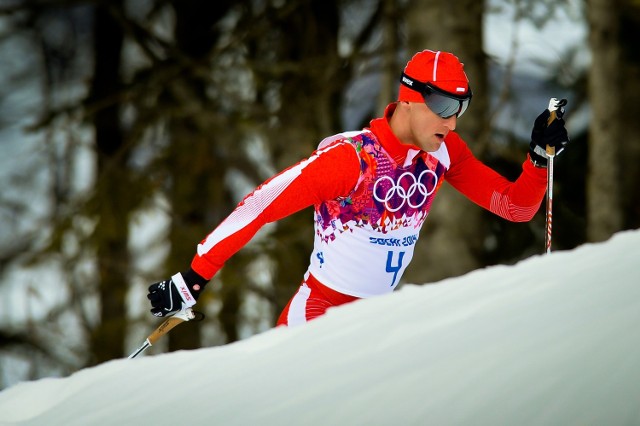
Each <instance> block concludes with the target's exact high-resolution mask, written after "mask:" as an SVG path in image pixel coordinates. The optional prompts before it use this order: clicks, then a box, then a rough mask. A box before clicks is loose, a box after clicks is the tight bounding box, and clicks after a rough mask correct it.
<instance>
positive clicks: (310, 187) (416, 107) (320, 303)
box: [147, 50, 569, 326]
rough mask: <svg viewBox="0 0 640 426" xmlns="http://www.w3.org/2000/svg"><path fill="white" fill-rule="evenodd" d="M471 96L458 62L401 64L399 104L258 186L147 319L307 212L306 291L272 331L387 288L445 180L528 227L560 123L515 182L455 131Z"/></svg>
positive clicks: (163, 292) (425, 59)
mask: <svg viewBox="0 0 640 426" xmlns="http://www.w3.org/2000/svg"><path fill="white" fill-rule="evenodd" d="M471 97H472V92H471V88H470V87H469V81H468V79H467V76H466V74H465V72H464V69H463V64H462V63H461V62H460V61H459V60H458V58H457V57H456V56H454V55H453V54H451V53H448V52H441V51H431V50H424V51H421V52H418V53H416V54H415V55H414V56H413V57H412V59H411V60H410V61H409V62H408V63H407V65H406V67H405V68H404V72H403V73H402V76H401V80H400V89H399V94H398V100H397V102H394V103H392V104H390V105H388V106H387V108H386V110H385V112H384V116H383V117H381V118H376V119H374V120H372V121H371V123H370V126H369V127H368V128H365V129H363V130H361V131H353V132H346V133H340V134H337V135H334V136H331V137H328V138H326V139H324V140H323V141H322V142H321V143H320V144H319V146H318V149H317V150H316V151H314V152H313V153H312V154H311V156H310V157H308V158H306V159H304V160H302V161H300V162H299V163H297V164H295V165H293V166H291V167H289V168H288V169H286V170H284V171H282V172H280V173H279V174H277V175H275V176H273V177H272V178H270V179H269V180H267V181H266V182H264V183H263V184H262V185H260V186H259V187H257V188H256V189H255V190H254V191H253V192H252V193H251V194H249V195H248V196H246V197H245V199H244V200H243V201H242V202H240V204H238V206H237V207H236V209H235V210H234V211H233V212H232V213H231V214H230V215H229V216H228V217H227V218H226V219H225V220H224V221H223V222H222V223H221V224H220V225H219V226H218V227H216V228H215V229H214V230H213V231H212V232H211V233H210V234H209V235H208V236H207V237H206V238H205V239H204V240H202V242H201V243H200V244H199V245H198V246H197V254H196V255H195V257H194V258H193V261H192V263H191V267H190V268H189V269H188V270H186V271H185V272H181V273H177V274H175V275H173V276H172V277H171V278H170V279H167V280H165V281H161V282H158V283H155V284H152V285H151V286H150V287H149V294H148V295H147V297H148V298H149V300H150V301H151V305H152V309H151V313H153V314H154V315H156V316H159V317H164V316H170V315H173V314H175V313H177V312H179V311H180V310H182V309H184V308H186V307H191V306H193V305H194V304H195V303H196V301H197V299H198V296H199V295H200V294H201V292H202V291H203V290H204V288H205V286H206V284H207V282H208V281H209V280H210V279H211V278H212V277H213V276H214V275H215V274H216V272H217V271H218V270H219V269H220V268H221V267H222V266H223V264H224V263H225V261H226V260H227V259H229V258H230V257H231V256H232V255H233V254H234V253H236V252H237V251H238V250H239V249H240V248H242V247H243V246H244V245H245V244H246V243H247V242H248V241H249V240H250V239H251V237H253V235H254V234H255V233H256V232H257V231H258V230H259V229H260V228H261V227H262V226H263V225H265V224H266V223H270V222H274V221H277V220H279V219H282V218H284V217H286V216H288V215H291V214H293V213H295V212H298V211H300V210H302V209H304V208H306V207H309V206H314V213H315V215H314V218H315V240H314V248H313V252H312V253H311V258H310V263H309V267H308V270H307V272H306V273H305V275H304V278H303V280H302V284H301V285H300V287H299V288H298V290H297V292H296V293H295V294H294V295H293V297H292V298H291V300H290V301H289V303H288V304H287V306H286V307H285V308H284V310H283V312H282V314H281V315H280V317H279V319H278V322H277V325H287V326H294V325H299V324H303V323H305V322H307V321H309V320H311V319H313V318H316V317H318V316H320V315H322V314H324V313H325V312H326V310H327V309H328V308H330V307H333V306H338V305H342V304H345V303H348V302H351V301H354V300H357V299H360V298H368V297H373V296H378V295H382V294H386V293H389V292H392V291H393V290H394V289H395V288H396V286H397V285H398V283H399V281H400V279H401V277H402V274H403V272H404V271H405V269H406V267H407V266H408V265H409V263H410V261H411V258H412V256H413V250H414V247H415V244H416V241H417V240H418V234H419V231H420V228H421V227H422V224H423V222H424V220H425V219H426V218H427V215H428V213H429V211H430V209H431V203H432V202H433V200H434V199H435V196H436V194H437V192H438V190H439V188H440V187H441V185H442V183H443V182H444V181H445V180H446V181H447V182H449V184H451V185H452V186H453V187H454V188H455V189H457V190H458V191H460V192H461V193H462V194H464V195H465V196H466V197H467V198H469V199H470V200H471V201H473V202H474V203H476V204H478V205H480V206H482V207H484V208H485V209H488V210H489V211H491V212H493V213H495V214H497V215H498V216H501V217H503V218H504V219H507V220H510V221H514V222H524V221H529V220H531V218H532V217H533V216H534V215H535V213H536V212H537V211H538V209H539V207H540V203H541V202H542V199H543V198H544V194H545V191H546V183H547V179H546V178H547V175H546V170H545V168H546V164H547V159H546V157H545V155H544V152H545V151H544V150H545V147H546V146H547V145H549V146H552V147H554V148H555V150H556V155H557V154H559V153H560V151H562V149H563V148H564V147H565V145H566V144H567V143H568V141H569V137H568V135H567V131H566V129H565V126H564V121H563V120H562V118H561V117H560V118H559V119H557V120H555V121H553V122H552V123H551V124H550V125H547V119H548V118H549V116H550V112H549V110H545V111H544V112H543V113H542V114H540V116H538V118H537V119H536V120H535V123H534V127H533V131H532V135H531V143H530V149H529V153H528V155H527V158H526V159H525V161H524V162H523V164H522V172H521V174H520V176H519V177H518V179H517V180H515V181H514V182H511V181H509V180H507V179H506V178H504V177H503V176H501V175H500V174H498V173H497V172H496V171H494V170H492V169H491V168H489V167H488V166H486V165H484V164H483V163H481V162H480V161H479V160H478V159H476V158H475V157H474V155H473V154H472V153H471V151H470V150H469V148H468V147H467V144H466V143H465V142H464V141H463V140H462V139H461V138H460V136H458V134H457V133H455V132H454V130H455V128H456V125H457V122H458V119H459V118H460V117H461V116H462V114H463V113H464V112H465V110H466V109H467V107H468V106H469V103H470V102H471Z"/></svg>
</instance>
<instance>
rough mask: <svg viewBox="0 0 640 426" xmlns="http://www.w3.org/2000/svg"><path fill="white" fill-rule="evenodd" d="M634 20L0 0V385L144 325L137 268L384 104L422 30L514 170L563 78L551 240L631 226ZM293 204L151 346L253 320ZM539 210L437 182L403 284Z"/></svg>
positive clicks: (499, 163) (637, 203)
mask: <svg viewBox="0 0 640 426" xmlns="http://www.w3.org/2000/svg"><path fill="white" fill-rule="evenodd" d="M558 22H562V23H563V25H558ZM638 28H640V3H639V2H638V1H637V0H614V1H611V0H588V1H586V2H582V1H579V0H575V1H570V0H557V1H547V0H535V1H534V0H485V1H474V0H460V1H455V2H452V1H442V0H440V1H435V0H431V1H426V0H423V1H418V0H377V1H376V0H371V1H365V0H327V1H312V0H275V1H270V0H253V1H246V0H242V1H230V0H219V1H204V0H203V1H197V0H173V1H171V0H144V1H133V0H129V1H123V0H114V1H79V0H78V1H76V0H48V1H45V0H41V1H37V0H31V1H20V0H15V1H11V0H3V1H0V146H1V147H2V148H1V152H2V156H1V158H0V182H2V190H1V191H0V361H1V362H0V389H2V388H5V387H7V386H10V385H12V384H14V383H16V382H18V381H22V380H31V379H36V378H40V377H46V376H61V375H67V374H69V373H71V372H73V371H76V370H78V369H80V368H83V367H86V366H89V365H95V364H98V363H102V362H105V361H108V360H110V359H114V358H121V357H123V356H126V355H128V354H129V353H130V352H131V351H132V350H133V349H135V348H136V347H137V346H139V344H140V342H141V341H142V340H143V339H144V337H145V336H146V335H147V334H148V332H149V331H150V330H152V329H153V328H155V326H156V325H157V319H155V318H154V317H152V316H151V315H150V314H149V313H148V306H147V305H148V302H147V300H146V297H145V295H146V289H147V287H148V285H149V284H150V283H152V282H154V281H158V280H160V279H164V278H166V277H168V276H169V275H170V274H173V273H175V272H177V271H181V270H184V269H185V268H186V267H187V266H188V265H189V262H190V260H191V258H192V256H193V254H194V250H195V245H196V244H197V243H198V242H199V241H200V240H201V239H202V238H203V237H204V236H205V235H206V234H207V233H208V232H210V231H211V230H212V229H213V228H214V227H215V226H216V225H217V224H218V223H219V222H220V221H221V220H222V219H223V218H224V217H225V216H226V215H227V214H229V213H230V212H231V210H232V209H233V208H234V207H235V205H236V204H237V203H238V202H239V201H240V200H241V199H242V198H243V197H244V195H246V194H247V193H248V192H250V191H251V190H252V189H253V188H254V187H255V186H256V185H258V184H259V183H261V182H262V181H264V180H265V179H267V178H268V177H270V176H271V175H272V174H274V173H275V172H277V171H279V170H281V169H283V168H285V167H288V166H289V165H291V164H293V163H295V162H297V161H299V160H300V159H302V158H304V157H306V156H308V155H309V154H310V153H311V152H312V151H313V149H314V148H315V147H316V146H317V144H318V143H319V141H320V140H321V139H322V138H324V137H325V136H329V135H332V134H335V133H337V132H340V131H345V130H355V129H359V128H362V127H363V126H366V125H367V124H368V122H369V120H370V119H372V118H374V117H377V116H380V114H381V113H382V111H383V110H384V107H385V106H386V105H387V104H388V103H390V102H392V101H393V100H394V99H395V96H396V94H397V86H398V78H399V73H400V71H401V69H402V67H403V66H404V65H405V64H406V62H407V60H408V59H409V58H410V57H411V55H412V54H413V53H415V52H417V51H420V50H423V49H427V48H429V49H435V50H445V51H451V52H453V53H455V54H456V55H457V56H458V57H460V59H461V60H462V61H463V62H464V64H465V69H466V71H467V74H468V75H469V78H470V80H471V86H472V89H473V92H474V97H473V102H472V104H471V108H470V109H469V110H468V112H467V113H466V114H465V115H464V117H463V119H461V120H460V121H459V125H458V129H457V130H458V131H459V133H460V134H461V135H462V137H463V138H464V139H465V140H466V141H467V142H468V143H469V146H470V148H471V149H472V151H473V152H474V153H475V154H476V156H478V157H479V158H481V159H482V160H483V161H484V162H486V163H487V164H489V165H491V166H492V167H494V168H495V169H496V170H498V171H500V172H501V173H503V174H504V175H505V176H507V177H509V178H515V177H516V176H517V175H518V173H519V171H520V167H521V163H522V161H523V159H524V156H525V154H526V150H527V146H528V143H529V139H528V138H529V133H530V129H531V126H532V124H533V120H534V119H535V117H536V116H537V115H538V114H539V113H540V112H541V111H542V110H543V109H544V108H545V107H546V105H547V103H548V99H549V98H550V97H566V98H567V99H568V100H569V105H568V107H567V117H566V119H567V127H568V128H569V132H570V135H571V139H572V142H571V144H570V146H569V148H568V149H567V150H566V151H565V153H563V154H562V155H561V156H560V157H558V159H557V160H556V172H555V187H554V221H553V245H554V249H555V250H564V249H571V248H574V247H576V246H578V245H580V244H583V243H585V242H596V241H603V240H606V239H608V238H609V237H610V236H611V235H613V234H614V233H615V232H618V231H620V230H625V229H636V228H638V227H639V225H640V197H639V196H638V194H639V188H640V185H639V181H640V168H639V167H637V164H638V163H639V160H640V143H639V140H638V139H639V138H640V120H638V119H637V118H636V117H637V116H638V112H639V110H640V106H639V105H638V99H640V87H639V86H640V49H638V48H637V47H636V46H634V45H633V40H635V39H636V37H637V36H638V32H639V31H638ZM549 34H551V37H549ZM576 34H577V35H578V36H576ZM488 46H492V48H496V46H497V47H498V50H493V51H492V50H491V49H490V48H489V47H488ZM311 214H312V213H311V211H310V210H304V211H302V212H300V213H297V214H296V215H293V216H291V217H289V218H286V219H284V220H282V221H280V222H278V223H275V224H271V225H269V226H267V227H265V228H264V229H263V230H262V231H261V232H260V233H259V234H258V235H257V236H256V238H254V240H252V242H251V243H250V244H249V245H248V246H247V247H245V248H244V249H243V250H241V251H240V252H238V253H237V255H236V256H234V257H233V258H232V259H231V260H230V261H229V262H227V264H226V265H225V267H224V268H223V269H222V271H221V272H220V273H219V274H218V275H217V276H216V277H215V278H214V280H213V282H212V284H211V285H210V286H209V287H208V290H207V292H206V293H205V294H203V296H202V298H201V299H200V301H199V303H198V308H199V309H200V310H201V311H202V312H203V313H204V314H205V320H204V321H201V322H198V323H191V324H189V327H181V328H180V331H179V332H174V333H170V334H169V335H168V337H167V338H166V339H164V340H163V342H161V343H160V344H158V345H155V346H154V347H153V348H151V350H150V351H149V352H150V353H153V351H156V352H157V351H166V350H177V349H189V348H197V347H202V346H213V345H221V344H226V343H229V342H233V341H236V340H239V339H243V338H246V337H249V336H251V335H253V334H256V333H259V332H261V331H264V330H266V329H268V328H270V327H272V326H273V324H274V322H275V318H276V316H277V315H278V314H279V312H280V310H281V309H282V307H283V306H284V304H285V303H286V302H287V300H288V299H289V297H291V295H292V294H293V291H294V289H295V288H296V287H297V286H298V285H299V283H300V281H301V278H302V275H303V273H304V271H305V269H306V266H307V263H308V256H309V254H310V253H311V245H312V235H313V229H312V216H311ZM544 226H545V218H544V212H543V208H541V211H540V212H539V213H538V215H537V216H536V218H535V219H534V220H533V221H532V222H529V223H525V224H514V223H509V222H506V221H503V220H502V219H499V218H497V217H496V216H494V215H492V214H490V213H488V212H486V211H484V210H482V209H481V208H479V207H477V206H475V205H473V204H472V203H471V202H470V201H468V200H466V199H464V198H463V197H462V196H460V195H459V194H458V193H456V192H455V190H453V189H452V188H451V187H448V186H447V185H445V186H444V187H443V189H442V191H441V192H440V193H439V195H438V202H437V203H435V204H434V209H433V210H432V212H431V213H430V215H429V219H428V221H427V222H426V224H425V227H424V229H423V232H422V235H421V237H420V240H419V241H418V245H417V248H416V254H415V256H414V262H413V263H412V265H411V267H410V268H409V269H408V271H407V273H406V274H405V277H404V282H412V283H425V284H428V283H433V282H436V281H438V280H441V279H443V278H445V277H451V276H457V275H462V274H464V273H467V272H469V271H471V270H474V269H478V268H482V267H485V266H488V265H494V264H512V263H515V262H517V261H519V260H521V259H524V258H527V257H530V256H532V255H535V254H540V253H542V252H543V247H544Z"/></svg>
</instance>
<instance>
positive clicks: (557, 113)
mask: <svg viewBox="0 0 640 426" xmlns="http://www.w3.org/2000/svg"><path fill="white" fill-rule="evenodd" d="M566 104H567V100H566V99H560V100H558V99H556V98H551V99H549V108H548V109H549V112H550V114H549V118H548V119H547V127H548V126H550V125H551V123H553V121H554V120H555V119H557V118H562V115H563V113H564V108H563V107H564V106H565V105H566ZM546 151H547V157H549V158H552V157H554V156H555V155H556V148H555V147H554V146H551V145H547V147H546Z"/></svg>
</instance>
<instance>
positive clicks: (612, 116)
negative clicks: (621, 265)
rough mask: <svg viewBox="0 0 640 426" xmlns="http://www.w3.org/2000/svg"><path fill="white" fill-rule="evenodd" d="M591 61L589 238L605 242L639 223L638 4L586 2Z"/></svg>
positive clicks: (624, 1)
mask: <svg viewBox="0 0 640 426" xmlns="http://www.w3.org/2000/svg"><path fill="white" fill-rule="evenodd" d="M587 5H588V10H587V15H588V21H589V26H590V32H589V45H590V47H591V51H592V64H591V68H590V73H589V97H590V104H591V110H592V118H591V121H590V127H589V132H590V133H589V175H588V186H587V196H588V206H587V207H588V228H587V229H588V231H587V232H588V239H589V240H590V241H603V240H606V239H608V238H609V237H610V236H611V235H612V234H614V233H615V232H618V231H620V230H622V229H629V228H637V227H638V226H640V219H639V218H640V201H638V197H637V193H638V185H639V184H640V172H639V171H638V167H637V164H638V162H639V161H640V141H639V139H640V136H639V135H640V122H639V120H638V116H639V115H640V106H639V105H638V96H639V93H640V55H639V54H638V49H637V45H636V44H635V42H634V40H635V38H634V37H633V36H632V35H633V34H634V33H635V32H636V31H637V28H638V25H639V24H640V6H638V4H637V2H633V1H631V0H619V1H613V2H611V1H603V0H590V1H588V2H587Z"/></svg>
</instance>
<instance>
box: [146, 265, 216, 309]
mask: <svg viewBox="0 0 640 426" xmlns="http://www.w3.org/2000/svg"><path fill="white" fill-rule="evenodd" d="M207 282H208V281H207V280H205V279H204V278H202V277H201V276H200V275H198V274H197V273H196V272H194V271H193V270H191V269H190V270H189V271H187V272H183V273H177V274H175V275H174V276H172V277H171V278H170V279H168V280H165V281H160V282H157V283H154V284H151V286H149V294H147V299H149V301H150V302H151V313H152V314H153V315H155V316H157V317H166V316H171V315H174V314H176V313H177V312H179V311H181V310H182V309H184V308H190V307H192V306H193V305H195V304H196V301H197V300H198V297H199V296H200V292H202V290H203V289H204V287H205V285H206V284H207Z"/></svg>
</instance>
